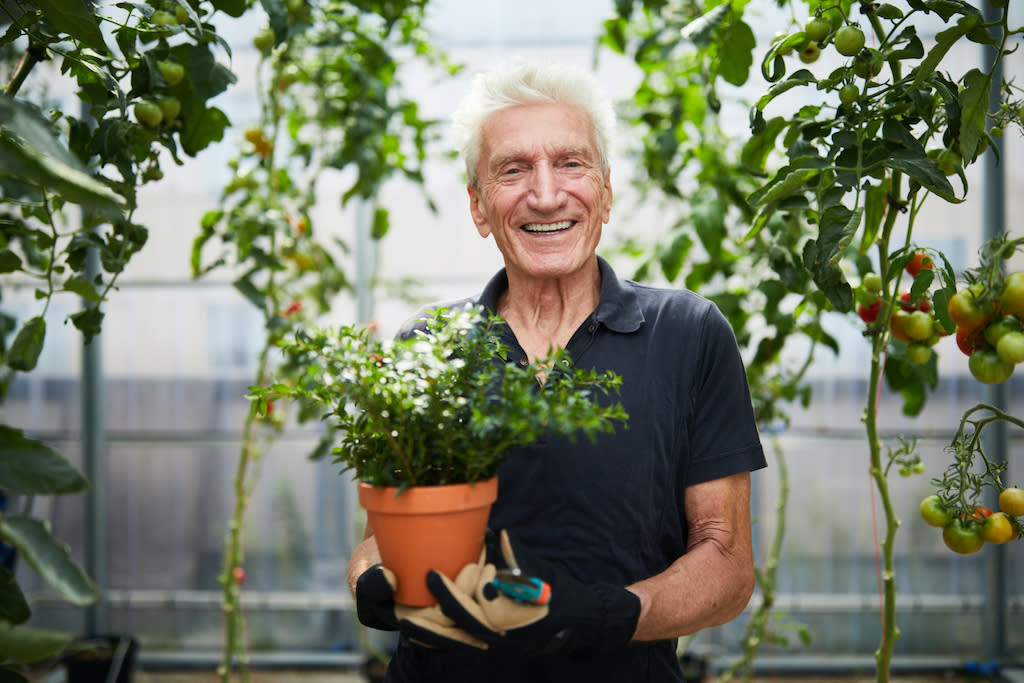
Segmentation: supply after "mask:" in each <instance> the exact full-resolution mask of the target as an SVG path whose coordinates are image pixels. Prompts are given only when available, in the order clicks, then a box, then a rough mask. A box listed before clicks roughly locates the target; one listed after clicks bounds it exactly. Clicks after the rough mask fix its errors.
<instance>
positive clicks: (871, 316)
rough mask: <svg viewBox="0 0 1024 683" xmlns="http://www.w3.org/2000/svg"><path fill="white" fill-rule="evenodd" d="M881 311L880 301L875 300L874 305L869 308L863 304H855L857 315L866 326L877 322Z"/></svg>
mask: <svg viewBox="0 0 1024 683" xmlns="http://www.w3.org/2000/svg"><path fill="white" fill-rule="evenodd" d="M881 310H882V300H881V299H875V303H873V304H871V305H870V306H865V305H864V304H857V315H859V316H860V319H861V320H863V321H864V322H866V323H867V324H868V325H870V324H871V323H873V322H875V321H876V320H878V314H879V312H880V311H881Z"/></svg>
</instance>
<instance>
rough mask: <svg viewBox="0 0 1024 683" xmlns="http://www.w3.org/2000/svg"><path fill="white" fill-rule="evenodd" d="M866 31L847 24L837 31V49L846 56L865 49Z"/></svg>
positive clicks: (851, 55)
mask: <svg viewBox="0 0 1024 683" xmlns="http://www.w3.org/2000/svg"><path fill="white" fill-rule="evenodd" d="M864 43H865V38H864V31H861V30H860V29H859V28H857V27H856V26H852V25H849V24H847V25H846V26H844V27H842V28H841V29H839V30H838V31H836V39H835V44H836V51H837V52H839V54H841V55H843V56H844V57H853V56H854V55H855V54H857V53H858V52H860V51H861V50H863V49H864Z"/></svg>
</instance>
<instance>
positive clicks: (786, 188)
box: [747, 168, 818, 206]
mask: <svg viewBox="0 0 1024 683" xmlns="http://www.w3.org/2000/svg"><path fill="white" fill-rule="evenodd" d="M780 174H781V171H780ZM817 174H818V169H816V168H798V169H796V170H793V171H789V172H788V173H786V176H785V177H784V178H782V179H781V180H779V176H778V175H777V176H775V178H773V179H772V180H770V181H769V182H768V183H767V184H765V185H764V186H762V187H761V188H759V189H758V190H757V191H755V192H753V193H752V194H751V195H750V196H749V197H747V201H749V202H750V204H751V206H761V205H764V204H770V203H772V202H775V201H778V200H780V199H783V198H785V197H788V196H789V195H791V194H795V193H797V192H799V191H800V190H801V188H803V187H804V185H805V184H806V183H807V181H808V180H810V179H811V178H813V177H814V176H816V175H817Z"/></svg>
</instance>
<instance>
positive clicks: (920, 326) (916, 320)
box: [903, 311, 934, 341]
mask: <svg viewBox="0 0 1024 683" xmlns="http://www.w3.org/2000/svg"><path fill="white" fill-rule="evenodd" d="M933 320H934V319H933V318H932V314H931V313H926V312H924V311H914V312H913V313H911V314H910V316H909V317H908V318H907V320H906V322H905V323H904V325H903V331H904V332H906V334H907V336H908V337H910V338H911V339H913V340H915V341H924V340H925V339H927V338H928V337H930V336H932V331H933V329H934V324H933Z"/></svg>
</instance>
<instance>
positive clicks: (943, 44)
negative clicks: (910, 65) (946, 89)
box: [912, 25, 970, 89]
mask: <svg viewBox="0 0 1024 683" xmlns="http://www.w3.org/2000/svg"><path fill="white" fill-rule="evenodd" d="M968 30H970V29H965V28H964V27H962V26H960V25H956V26H951V27H949V28H947V29H946V30H944V31H939V32H938V33H936V34H935V45H934V46H933V47H932V49H931V50H928V54H927V55H926V56H925V58H924V59H922V60H921V63H920V64H918V65H917V69H915V73H914V84H913V86H912V87H913V88H915V89H916V88H920V87H921V86H922V85H923V84H924V82H925V81H926V80H928V79H929V78H931V77H932V74H934V73H935V69H936V67H938V66H939V62H941V61H942V58H943V57H945V56H946V53H947V52H949V50H950V48H952V47H953V46H954V45H956V43H957V41H958V40H960V39H961V38H963V37H964V35H965V34H966V33H967V31H968Z"/></svg>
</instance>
